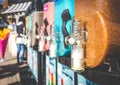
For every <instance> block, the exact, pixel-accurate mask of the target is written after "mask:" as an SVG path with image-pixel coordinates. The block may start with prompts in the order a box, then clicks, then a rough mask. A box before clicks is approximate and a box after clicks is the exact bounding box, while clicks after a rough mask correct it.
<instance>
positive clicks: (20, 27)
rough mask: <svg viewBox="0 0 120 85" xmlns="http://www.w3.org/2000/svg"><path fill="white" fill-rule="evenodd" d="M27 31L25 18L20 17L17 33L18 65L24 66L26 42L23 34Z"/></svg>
mask: <svg viewBox="0 0 120 85" xmlns="http://www.w3.org/2000/svg"><path fill="white" fill-rule="evenodd" d="M24 30H25V24H24V18H23V17H20V18H19V20H18V23H17V24H16V31H17V34H18V35H17V38H16V43H17V62H18V64H22V63H23V60H24V41H23V35H24V34H23V32H24Z"/></svg>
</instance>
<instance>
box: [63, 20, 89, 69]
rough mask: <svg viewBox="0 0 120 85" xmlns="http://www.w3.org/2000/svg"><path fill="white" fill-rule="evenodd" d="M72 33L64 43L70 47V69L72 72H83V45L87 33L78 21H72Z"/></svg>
mask: <svg viewBox="0 0 120 85" xmlns="http://www.w3.org/2000/svg"><path fill="white" fill-rule="evenodd" d="M71 31H72V33H71V35H70V36H68V37H66V39H65V42H66V43H67V44H71V45H72V52H71V68H72V69H73V70H78V71H84V70H85V43H86V36H87V31H86V30H85V29H82V27H81V22H80V20H73V23H72V30H71Z"/></svg>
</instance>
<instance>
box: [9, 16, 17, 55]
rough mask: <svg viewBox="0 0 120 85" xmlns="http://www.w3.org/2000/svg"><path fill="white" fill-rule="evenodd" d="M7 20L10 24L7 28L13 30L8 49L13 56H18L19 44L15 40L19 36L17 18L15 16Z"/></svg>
mask: <svg viewBox="0 0 120 85" xmlns="http://www.w3.org/2000/svg"><path fill="white" fill-rule="evenodd" d="M7 22H8V24H9V25H8V26H7V28H8V29H10V30H11V32H10V35H9V40H8V51H9V53H10V55H11V56H17V45H16V41H15V39H16V37H17V31H16V20H15V18H8V20H7Z"/></svg>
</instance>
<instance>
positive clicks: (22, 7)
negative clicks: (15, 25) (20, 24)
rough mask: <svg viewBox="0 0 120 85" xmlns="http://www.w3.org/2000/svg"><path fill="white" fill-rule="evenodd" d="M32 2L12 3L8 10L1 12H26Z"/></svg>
mask: <svg viewBox="0 0 120 85" xmlns="http://www.w3.org/2000/svg"><path fill="white" fill-rule="evenodd" d="M31 4H32V2H24V3H17V4H13V5H11V6H10V7H9V8H8V9H7V10H5V11H3V12H2V13H1V14H10V13H16V12H26V11H27V10H28V9H29V7H30V6H31Z"/></svg>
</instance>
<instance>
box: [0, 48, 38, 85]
mask: <svg viewBox="0 0 120 85" xmlns="http://www.w3.org/2000/svg"><path fill="white" fill-rule="evenodd" d="M28 70H29V68H28V65H27V63H26V60H25V61H24V64H22V65H18V64H17V59H16V56H11V55H10V53H9V52H8V49H6V52H5V61H4V62H0V85H36V84H35V81H34V80H33V79H32V78H31V73H30V72H28Z"/></svg>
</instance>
